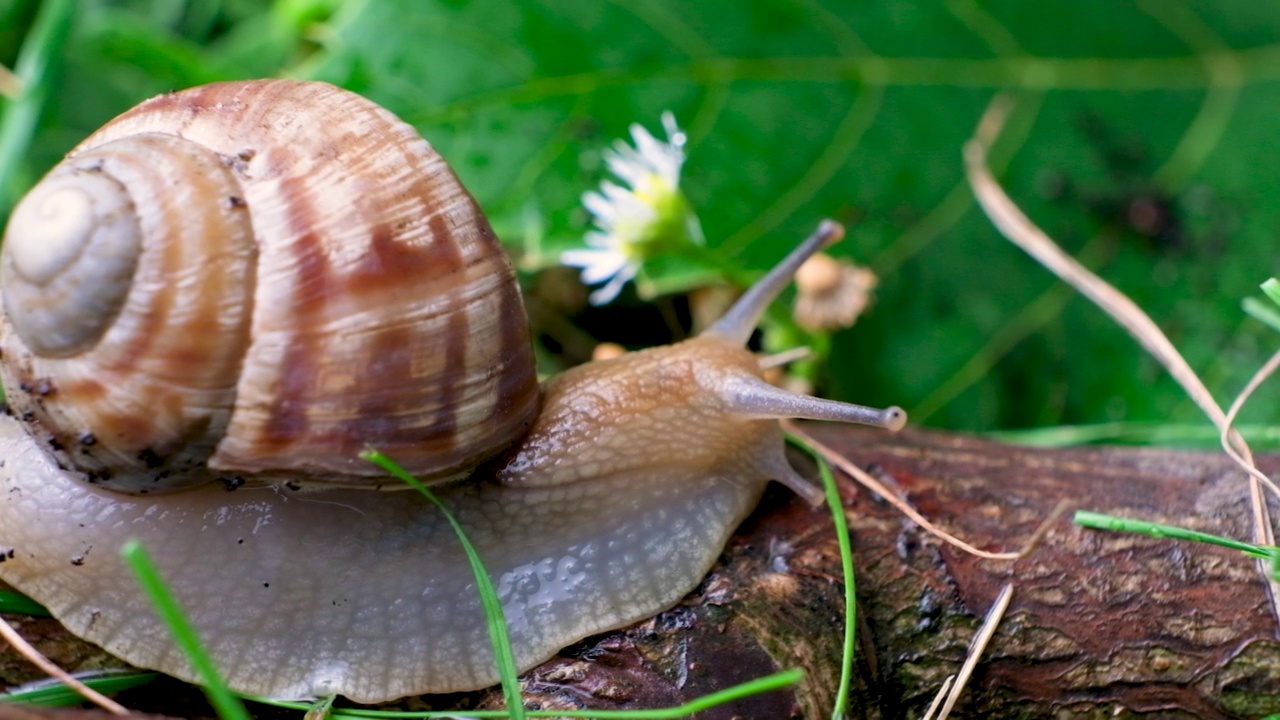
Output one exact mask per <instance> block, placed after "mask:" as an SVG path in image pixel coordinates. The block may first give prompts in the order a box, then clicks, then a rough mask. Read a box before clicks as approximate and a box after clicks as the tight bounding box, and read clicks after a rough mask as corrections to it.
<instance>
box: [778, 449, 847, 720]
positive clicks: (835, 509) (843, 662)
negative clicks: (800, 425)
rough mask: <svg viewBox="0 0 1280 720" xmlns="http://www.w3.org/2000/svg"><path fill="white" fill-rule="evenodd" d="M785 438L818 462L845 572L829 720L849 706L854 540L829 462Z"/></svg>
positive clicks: (820, 455) (833, 719) (815, 450)
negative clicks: (837, 670) (840, 637)
mask: <svg viewBox="0 0 1280 720" xmlns="http://www.w3.org/2000/svg"><path fill="white" fill-rule="evenodd" d="M786 438H787V442H789V443H791V444H792V445H793V446H794V447H797V448H800V449H801V450H803V451H805V452H806V453H808V454H809V457H811V458H813V461H814V462H815V463H817V465H818V474H820V475H821V476H822V487H823V489H824V490H825V491H826V495H827V508H828V509H829V510H830V511H831V523H832V525H834V526H835V531H836V542H837V543H838V544H839V546H840V572H841V573H842V574H843V575H844V647H843V650H842V652H841V655H840V686H839V688H838V690H837V691H836V701H835V703H834V704H833V705H832V707H831V718H832V720H840V719H841V718H843V717H844V716H845V710H846V709H847V708H848V706H849V687H850V685H851V684H852V682H853V653H854V643H855V641H856V640H857V627H858V625H857V618H858V597H857V587H856V586H855V585H854V581H855V577H854V574H853V543H852V542H850V541H849V524H848V523H847V522H845V517H844V501H843V500H841V499H840V488H839V486H837V485H836V478H835V476H834V475H832V474H831V466H830V465H828V464H827V461H826V459H825V458H823V457H822V454H821V453H819V452H818V450H817V448H814V447H810V446H809V445H808V443H806V442H805V441H804V439H803V438H801V437H799V436H797V435H794V434H792V433H786Z"/></svg>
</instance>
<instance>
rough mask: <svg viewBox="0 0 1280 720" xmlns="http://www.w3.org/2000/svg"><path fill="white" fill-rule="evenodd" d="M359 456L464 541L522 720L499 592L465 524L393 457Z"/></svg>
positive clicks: (511, 704)
mask: <svg viewBox="0 0 1280 720" xmlns="http://www.w3.org/2000/svg"><path fill="white" fill-rule="evenodd" d="M360 457H362V458H364V459H365V460H368V461H369V462H372V463H374V464H376V465H378V466H379V467H381V468H382V469H383V470H386V471H387V472H389V473H391V474H392V475H394V476H396V477H397V478H399V479H400V480H401V481H403V482H404V483H405V484H406V485H408V486H409V487H411V488H413V489H414V490H416V491H418V494H420V495H422V496H423V497H425V498H426V499H427V500H428V501H429V502H430V503H431V504H432V505H435V506H436V507H437V508H438V509H439V510H440V512H441V513H442V514H443V515H444V517H445V520H448V521H449V525H450V526H451V527H452V528H453V532H454V534H455V535H457V536H458V542H460V543H461V544H462V550H463V552H465V553H466V555H467V562H469V563H470V564H471V572H472V573H473V574H475V576H476V591H477V592H478V593H479V595H480V604H481V606H482V607H483V608H484V616H485V620H486V621H487V622H488V624H489V641H490V642H491V643H493V658H494V662H495V663H497V665H498V677H499V678H501V680H502V694H503V696H504V697H505V698H506V701H507V713H508V717H510V718H512V720H520V719H521V718H523V717H524V716H525V713H524V701H523V700H521V699H520V683H519V681H518V680H517V676H516V662H515V657H514V656H513V655H512V653H511V639H510V638H509V637H508V636H507V620H506V617H505V616H504V615H503V612H502V603H501V602H500V601H499V600H498V593H497V592H495V591H494V589H493V581H492V580H490V578H489V573H488V571H486V570H485V569H484V564H483V563H482V562H481V561H480V555H479V553H477V552H476V549H475V547H473V546H472V545H471V540H469V539H468V538H467V534H466V533H465V532H463V530H462V526H461V525H459V524H458V521H457V520H456V519H455V518H454V517H453V513H451V512H449V509H448V508H446V507H445V506H444V503H442V502H440V499H439V498H438V497H436V495H435V493H433V492H431V491H430V490H428V489H427V486H426V485H423V484H422V483H421V482H418V479H417V478H415V477H413V476H412V475H410V474H409V473H408V472H405V470H404V468H402V467H400V466H399V465H397V464H396V463H395V462H394V461H393V460H391V458H388V457H387V456H386V455H383V454H382V453H380V452H378V451H377V450H375V449H373V448H368V449H366V450H365V451H364V452H362V453H360Z"/></svg>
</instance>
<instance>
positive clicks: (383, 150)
mask: <svg viewBox="0 0 1280 720" xmlns="http://www.w3.org/2000/svg"><path fill="white" fill-rule="evenodd" d="M0 282H2V283H3V290H4V304H5V309H6V313H5V314H6V316H7V320H6V321H5V323H4V324H3V326H2V327H0V347H2V348H3V353H4V368H3V374H4V382H5V388H6V394H7V400H8V402H9V403H10V407H11V410H12V411H13V412H14V414H15V415H16V416H17V417H19V419H21V420H22V421H23V422H24V423H26V424H27V426H28V430H29V431H30V432H31V433H32V435H33V436H35V437H36V438H38V439H42V441H43V442H44V443H45V444H46V446H47V447H48V449H50V450H51V451H52V452H54V453H55V456H56V457H58V459H59V461H60V462H62V463H63V464H64V465H66V466H68V467H74V468H78V469H80V470H82V471H83V472H84V473H85V474H86V475H87V477H88V479H90V480H91V481H94V482H98V483H101V484H103V485H105V486H108V487H111V488H113V489H122V490H126V491H131V492H147V491H150V490H152V489H157V490H159V489H173V488H175V487H181V486H182V485H184V484H190V483H194V482H199V481H204V480H208V479H211V478H212V477H221V478H223V479H228V480H230V479H236V478H241V477H243V478H245V479H249V480H264V481H272V480H279V479H284V478H288V479H290V480H291V481H296V480H299V479H301V480H302V481H303V482H324V483H336V484H369V483H372V484H375V485H376V484H380V483H382V482H384V479H383V478H380V477H378V475H379V472H380V471H379V470H378V469H377V468H375V467H374V466H372V465H368V464H366V463H364V462H363V461H361V460H359V459H358V454H359V452H360V451H361V450H362V449H363V448H364V447H366V446H367V445H371V446H374V447H377V448H378V449H379V450H381V451H383V452H385V453H386V454H388V455H390V456H391V457H392V458H394V459H395V460H397V461H398V462H399V463H400V464H402V465H403V466H405V467H406V469H408V470H410V471H411V472H413V473H415V474H417V475H421V476H426V477H435V478H447V477H455V476H457V475H459V474H461V473H463V472H465V471H467V470H469V469H470V468H472V467H474V466H475V465H477V464H478V463H480V462H482V461H483V460H485V459H487V458H489V457H491V456H493V455H494V454H496V453H497V452H499V451H501V450H502V449H503V448H504V447H506V446H507V445H509V444H510V443H511V442H513V441H514V440H515V439H516V438H518V437H519V436H520V435H521V434H522V433H523V432H524V431H525V429H526V428H527V426H528V424H529V422H530V421H531V418H532V416H533V413H534V412H535V410H536V406H537V392H538V391H537V382H536V373H535V370H534V365H533V360H532V352H531V348H530V343H529V334H528V328H527V325H526V321H525V316H524V309H523V305H522V302H521V299H520V295H519V290H518V287H517V284H516V282H515V277H514V273H513V271H512V269H511V266H510V263H509V262H508V260H507V259H506V256H505V255H504V253H503V251H502V249H501V246H500V244H499V242H498V240H497V238H496V237H495V235H494V234H493V231H492V230H491V228H490V227H489V224H488V221H487V220H486V219H485V217H484V215H483V214H482V213H481V211H480V210H479V208H478V207H477V205H476V203H475V201H474V200H473V199H472V197H471V196H470V194H468V193H467V191H466V189H465V188H463V186H462V185H461V183H460V182H459V181H458V179H457V177H456V176H455V175H454V174H453V172H452V171H451V170H450V169H449V168H448V167H447V166H446V164H445V163H444V160H443V159H442V158H441V157H440V156H439V154H438V153H436V152H435V151H434V150H433V149H432V148H431V147H430V145H428V144H427V142H426V141H425V140H423V139H422V138H421V137H419V136H418V134H417V133H416V132H415V131H414V130H413V128H411V127H410V126H409V125H407V124H405V123H403V122H401V121H400V120H399V119H397V118H396V117H395V116H394V115H392V114H391V113H390V112H388V111H386V110H384V109H382V108H381V107H379V106H377V105H375V104H374V103H372V102H370V101H368V100H365V99H363V98H361V97H359V96H357V95H355V94H352V93H349V92H346V91H343V90H340V89H338V88H335V87H333V86H331V85H327V84H323V83H300V82H294V81H286V80H264V81H251V82H237V83H223V84H214V85H206V86H203V87H199V88H193V89H191V90H187V91H183V92H179V93H173V94H169V95H162V96H159V97H156V98H153V99H152V100H149V101H147V102H144V103H142V104H141V105H139V106H137V107H135V108H134V109H132V110H130V111H128V112H126V113H125V114H123V115H121V116H120V117H118V118H117V119H116V120H114V121H112V122H111V123H109V124H108V125H107V126H105V127H104V128H103V129H102V130H100V131H98V132H97V133H95V134H94V135H92V136H90V137H89V138H88V139H87V140H85V141H84V142H83V143H82V144H81V145H80V146H79V147H77V148H76V149H75V150H73V151H72V153H71V154H70V155H69V156H68V158H67V159H66V160H65V161H64V162H63V163H62V164H61V165H59V166H58V167H57V168H55V169H54V170H53V171H52V172H51V173H50V174H49V176H47V177H46V179H45V180H44V181H42V183H41V184H40V185H38V186H37V188H36V189H35V190H33V192H32V194H31V195H29V196H28V197H27V198H26V199H24V200H23V202H22V203H21V205H20V207H19V208H17V209H16V210H15V212H14V215H13V218H12V220H11V222H10V225H9V227H8V230H7V231H6V235H5V242H4V251H3V255H2V256H0Z"/></svg>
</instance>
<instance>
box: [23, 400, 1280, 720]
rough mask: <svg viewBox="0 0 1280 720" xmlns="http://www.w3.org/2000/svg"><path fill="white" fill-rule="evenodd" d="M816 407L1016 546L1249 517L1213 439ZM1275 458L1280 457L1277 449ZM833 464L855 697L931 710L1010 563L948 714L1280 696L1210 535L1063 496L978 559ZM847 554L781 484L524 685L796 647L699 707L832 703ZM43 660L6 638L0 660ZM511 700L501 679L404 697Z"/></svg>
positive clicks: (1274, 624) (1078, 532) (900, 487)
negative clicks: (1119, 440)
mask: <svg viewBox="0 0 1280 720" xmlns="http://www.w3.org/2000/svg"><path fill="white" fill-rule="evenodd" d="M807 427H808V430H809V431H811V432H812V433H813V434H814V435H815V437H817V438H818V439H820V440H822V441H823V442H826V443H828V444H830V445H832V446H833V447H835V448H837V449H838V450H840V451H841V452H843V453H844V454H845V455H846V456H847V457H849V458H850V459H851V460H853V461H854V462H856V463H857V464H859V465H861V466H862V467H863V468H865V469H867V470H869V471H870V472H871V473H872V474H873V475H876V476H877V477H878V478H880V479H881V481H882V482H885V483H886V484H887V485H889V486H890V487H891V488H894V489H895V490H896V491H897V492H899V493H900V494H902V495H903V496H904V497H906V498H907V500H908V501H909V502H910V503H911V504H912V505H913V506H914V507H915V508H916V509H918V510H919V511H920V512H922V513H924V514H925V515H926V516H927V517H930V518H931V519H933V520H934V521H935V522H937V523H938V524H940V525H941V526H943V527H945V528H947V529H949V530H950V531H951V532H953V533H955V534H957V535H960V536H961V537H963V538H965V539H966V540H968V541H970V542H972V543H973V544H975V545H978V546H979V547H983V548H986V549H991V550H1005V549H1016V548H1017V547H1019V546H1020V545H1021V544H1022V543H1023V541H1024V540H1025V539H1026V538H1027V537H1028V536H1029V535H1030V534H1031V533H1032V532H1033V531H1034V530H1035V528H1036V527H1037V526H1038V525H1039V524H1040V522H1041V521H1042V520H1043V518H1044V517H1046V516H1047V515H1048V514H1049V512H1050V511H1051V510H1052V508H1053V507H1054V506H1055V505H1056V504H1057V503H1058V502H1059V500H1062V499H1066V500H1068V501H1069V502H1070V507H1071V508H1072V509H1089V510H1096V511H1099V512H1106V513H1111V514H1116V515H1124V516H1129V517H1135V518H1143V519H1148V520H1153V521H1158V522H1165V523H1170V524H1174V525H1180V526H1183V527H1188V528H1192V529H1197V530H1203V531H1207V532H1213V533H1217V534H1222V535H1227V536H1231V537H1236V538H1242V539H1248V538H1249V537H1250V530H1249V518H1250V516H1251V514H1250V510H1249V505H1248V492H1247V483H1246V481H1245V479H1244V475H1243V473H1242V472H1241V471H1239V470H1238V469H1236V468H1235V467H1234V466H1233V465H1231V464H1230V463H1229V462H1228V461H1226V460H1225V459H1224V458H1223V457H1222V456H1221V455H1218V454H1209V453H1183V452H1173V451H1164V450H1148V449H1128V448H1099V449H1076V450H1043V449H1027V448H1018V447H1013V446H1008V445H1001V444H997V443H992V442H987V441H982V440H977V439H974V438H971V437H966V436H959V435H950V434H941V433H932V432H920V431H908V432H904V433H901V434H898V435H888V434H885V433H883V432H878V431H864V430H858V429H849V428H845V427H833V426H817V425H811V426H807ZM1261 464H1262V465H1263V467H1264V469H1268V466H1270V468H1271V469H1274V468H1276V467H1278V466H1280V459H1278V458H1263V459H1262V461H1261ZM838 477H839V481H840V483H841V484H842V493H843V495H844V497H845V509H846V516H847V518H848V520H849V523H850V527H851V531H852V533H853V536H854V550H855V554H856V560H855V564H856V567H857V596H858V600H859V612H860V614H859V617H858V637H859V648H858V653H859V654H858V659H857V670H858V672H857V680H856V692H855V697H854V706H853V708H851V712H850V716H851V717H858V718H902V717H918V716H919V715H920V714H921V713H922V712H923V710H924V708H925V707H927V705H928V703H929V701H930V700H931V699H932V697H933V695H934V693H935V692H936V691H937V688H938V687H939V686H940V685H941V684H942V682H943V679H944V678H945V677H946V676H947V675H949V674H952V673H954V672H956V670H957V669H958V668H959V666H960V664H961V662H963V660H964V657H965V654H966V649H967V647H968V644H969V640H970V638H971V637H972V635H973V633H974V631H975V630H976V629H977V627H978V625H979V624H980V623H981V619H982V616H983V614H984V613H986V611H987V609H988V608H989V607H990V605H991V603H992V601H993V600H994V598H995V597H996V594H997V593H998V592H999V590H1000V588H1001V587H1002V586H1003V585H1004V584H1005V583H1009V582H1012V583H1014V584H1015V591H1014V596H1013V602H1012V604H1011V605H1010V607H1009V610H1008V612H1007V613H1006V615H1005V619H1004V621H1003V623H1002V624H1001V625H1000V627H999V630H998V632H997V633H996V635H995V637H994V638H993V640H992V642H991V644H990V645H989V646H988V649H987V651H986V653H985V655H984V657H983V661H982V662H981V664H980V665H979V666H978V669H977V671H976V673H975V675H974V677H973V679H972V680H971V681H970V683H969V684H968V686H967V687H966V688H965V691H964V695H963V697H962V700H961V703H960V704H959V705H958V706H957V709H956V711H955V712H954V713H953V717H991V718H1004V717H1050V716H1053V717H1088V718H1103V717H1138V716H1147V717H1161V718H1166V717H1171V718H1181V717H1187V718H1253V717H1261V716H1264V715H1266V714H1268V713H1273V712H1280V621H1278V620H1277V617H1276V614H1275V611H1274V610H1273V607H1274V605H1273V603H1272V597H1271V594H1270V588H1269V587H1268V585H1267V584H1266V583H1265V582H1264V581H1263V580H1262V575H1261V574H1260V571H1259V566H1258V564H1257V563H1255V562H1254V561H1251V560H1249V559H1247V558H1244V557H1243V556H1241V555H1240V554H1238V553H1235V552H1232V551H1227V550H1223V549H1219V548H1212V547H1208V546H1203V545H1191V544H1187V543H1183V542H1176V541H1171V540H1162V539H1156V538H1149V537H1145V536H1133V535H1126V534H1118V533H1104V532H1098V531H1091V530H1083V529H1081V528H1078V527H1075V526H1074V525H1072V524H1071V522H1070V513H1067V514H1066V515H1065V516H1064V517H1063V518H1062V519H1060V520H1059V521H1058V522H1056V523H1055V524H1054V526H1053V527H1052V529H1051V531H1050V533H1049V535H1048V536H1047V537H1046V538H1045V540H1044V541H1043V542H1042V543H1041V544H1040V545H1039V546H1038V547H1037V549H1036V550H1035V552H1033V553H1032V554H1031V555H1030V556H1028V557H1026V558H1024V559H1022V560H1018V561H1014V562H1007V561H992V560H980V559H977V558H974V557H972V556H970V555H967V554H965V553H963V552H961V551H959V550H956V549H954V548H952V547H950V546H947V545H943V544H942V543H940V542H939V541H938V540H936V539H935V538H933V537H931V536H929V535H927V534H925V533H924V532H923V531H922V530H921V529H920V528H919V527H918V526H916V524H915V523H913V522H911V521H909V520H905V519H904V518H903V517H902V516H901V515H900V514H899V513H898V512H897V511H896V510H894V509H893V508H891V507H890V506H889V505H888V504H887V503H885V502H883V501H882V500H880V499H878V498H876V497H874V496H872V494H871V493H869V492H867V491H866V490H863V489H860V488H857V487H856V486H855V485H854V484H853V483H852V481H851V480H849V479H848V478H846V477H843V476H838ZM839 568H840V560H839V552H838V549H837V546H836V542H835V538H834V534H833V532H832V529H831V524H830V521H829V518H828V516H827V515H826V510H825V509H824V508H818V509H814V508H809V507H808V506H806V505H804V504H803V503H801V502H800V501H798V500H796V499H794V498H792V497H790V496H788V495H787V493H786V492H784V491H782V490H780V489H779V490H772V491H771V492H770V493H769V494H768V495H767V496H766V498H765V501H764V502H763V503H762V505H761V508H760V510H759V511H758V512H757V513H756V514H755V515H754V516H752V518H751V519H749V520H748V521H747V522H746V523H745V524H744V526H743V527H742V529H741V530H740V531H739V533H738V534H737V535H736V536H735V538H734V540H733V542H732V543H731V545H730V546H729V548H727V549H726V551H725V555H724V558H723V562H722V563H721V564H720V565H718V566H717V567H716V568H715V570H714V571H713V572H712V574H711V575H710V576H709V577H708V578H707V580H706V581H705V582H704V583H703V584H702V586H701V587H700V588H699V589H698V590H697V591H696V592H695V593H694V594H693V595H692V596H690V597H689V598H687V599H686V600H685V601H684V602H683V603H682V604H681V605H680V606H678V607H676V608H674V609H672V610H670V611H668V612H666V613H663V614H662V615H660V616H658V617H656V618H654V619H651V620H649V621H647V622H644V623H641V624H640V625H638V626H635V627H632V628H629V629H626V630H623V631H619V632H615V633H609V634H606V635H602V636H599V637H595V638H591V639H589V640H588V641H585V642H583V643H580V644H579V645H577V646H574V647H572V648H568V649H566V650H565V651H564V652H563V653H562V654H561V656H560V657H558V658H556V659H553V660H552V661H550V662H548V663H547V664H545V665H543V666H542V667H540V668H537V669H535V670H534V671H532V672H530V673H529V674H528V675H527V676H526V678H525V688H524V689H525V697H526V702H527V704H528V705H529V706H530V707H540V708H545V709H569V708H597V709H604V708H638V707H658V706H666V705H673V704H677V703H680V702H684V701H687V700H689V699H691V698H695V697H698V696H700V695H704V694H706V693H708V692H711V691H714V690H717V689H720V688H723V687H727V686H729V685H732V684H734V683H737V682H740V681H743V680H747V679H750V678H753V677H758V676H760V675H764V674H767V673H770V672H773V671H775V670H778V669H782V668H789V667H800V668H803V669H804V670H805V671H806V679H805V681H804V682H803V683H802V684H801V685H799V686H797V687H796V688H793V689H790V690H786V691H779V692H774V693H770V694H767V695H762V696H757V697H753V698H749V699H745V700H741V701H739V702H737V703H734V704H731V705H727V706H722V707H719V708H716V709H713V710H708V711H704V712H702V713H700V714H699V715H698V717H699V718H707V719H711V718H714V719H728V718H741V719H742V720H749V719H753V718H759V719H761V720H776V719H778V718H787V717H803V718H824V717H828V716H829V715H830V708H831V703H832V699H833V697H834V693H835V688H836V683H837V676H838V668H839V656H840V642H841V635H842V627H843V615H844V613H843V602H844V601H843V597H842V585H841V582H840V579H839V577H840V572H839ZM23 624H24V627H25V630H26V631H27V633H28V634H29V636H32V637H34V638H36V639H37V640H38V643H39V645H40V647H41V648H42V649H43V650H45V651H46V652H49V653H50V654H51V655H53V656H54V657H55V659H57V660H59V661H61V662H63V663H64V664H65V665H69V666H71V667H73V668H74V667H81V666H84V665H86V664H87V665H89V666H94V665H97V664H100V663H101V661H102V658H101V655H100V654H99V653H95V652H94V651H92V649H89V648H86V646H84V645H82V644H79V643H76V642H74V641H71V640H69V639H68V638H67V637H66V636H65V634H64V633H61V632H60V631H59V630H58V629H57V626H56V624H54V623H52V622H51V621H31V620H27V621H25V622H24V623H23ZM34 676H35V672H34V671H33V670H31V669H30V668H28V667H26V666H24V665H23V664H22V663H21V662H20V661H16V660H14V659H13V657H12V654H11V653H9V652H5V653H0V682H5V683H16V682H20V681H23V680H26V679H30V678H31V677H34ZM182 687H183V686H181V685H180V684H178V683H176V682H175V683H163V684H161V685H159V686H156V687H151V688H148V689H143V690H135V691H131V692H130V693H128V694H126V695H125V696H124V697H122V698H120V699H121V700H122V701H123V702H125V703H126V704H128V705H129V706H130V707H134V708H138V709H140V710H144V711H149V712H160V713H167V714H172V715H179V716H193V715H202V714H209V711H208V710H207V708H204V707H203V706H202V705H200V704H199V702H198V700H195V699H194V698H198V693H194V694H193V693H191V692H190V691H184V690H182ZM501 702H502V701H501V697H500V695H499V694H497V693H492V692H491V693H474V694H468V695H457V696H448V697H445V698H431V699H423V700H414V701H411V702H406V703H401V705H403V706H406V707H413V708H420V707H426V706H428V705H430V706H435V707H449V706H453V707H459V706H461V707H500V706H501ZM264 714H267V715H276V714H278V713H276V712H275V711H266V712H265V713H264ZM282 716H291V714H284V715H282Z"/></svg>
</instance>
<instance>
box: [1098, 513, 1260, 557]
mask: <svg viewBox="0 0 1280 720" xmlns="http://www.w3.org/2000/svg"><path fill="white" fill-rule="evenodd" d="M1074 520H1075V523H1076V524H1077V525H1079V526H1081V527H1087V528H1093V529H1095V530H1113V531H1118V532H1132V533H1142V534H1143V535H1150V536H1151V537H1157V538H1173V539H1175V540H1190V541H1191V542H1200V543H1208V544H1209V545H1218V546H1220V547H1225V548H1231V549H1232V550H1239V551H1240V552H1242V553H1244V554H1246V555H1250V556H1252V557H1256V558H1262V559H1264V560H1270V559H1272V558H1273V557H1275V556H1276V553H1277V550H1276V549H1275V548H1268V547H1264V546H1261V545H1254V544H1253V543H1247V542H1241V541H1239V540H1232V539H1231V538H1225V537H1222V536H1220V535H1212V534H1210V533H1204V532H1199V531H1197V530H1188V529H1186V528H1180V527H1176V526H1174V525H1162V524H1160V523H1153V522H1147V521H1146V520H1133V519H1130V518H1122V517H1116V516H1114V515H1104V514H1103V513H1096V512H1091V511H1089V510H1077V511H1076V514H1075V518H1074Z"/></svg>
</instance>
